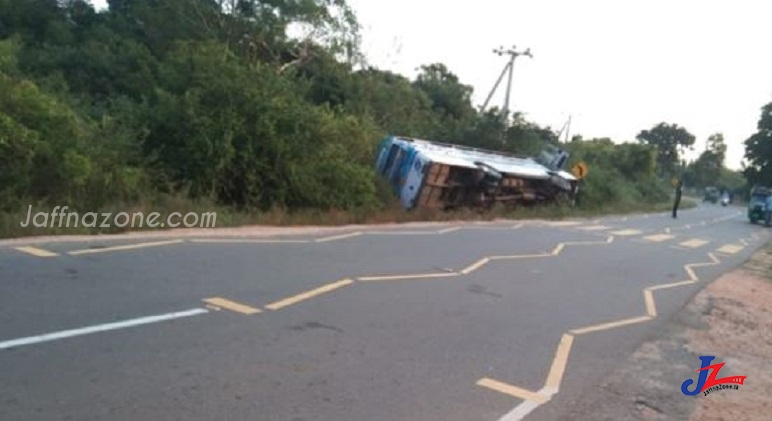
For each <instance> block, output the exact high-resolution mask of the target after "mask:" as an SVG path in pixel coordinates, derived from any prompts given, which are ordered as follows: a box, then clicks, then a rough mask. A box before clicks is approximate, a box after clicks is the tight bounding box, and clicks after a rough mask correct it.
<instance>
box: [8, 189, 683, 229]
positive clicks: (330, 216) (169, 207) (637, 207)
mask: <svg viewBox="0 0 772 421" xmlns="http://www.w3.org/2000/svg"><path fill="white" fill-rule="evenodd" d="M671 206H672V204H671V203H655V204H650V203H623V204H619V203H617V204H607V205H601V206H592V207H586V208H584V207H577V208H573V209H572V208H566V207H557V206H550V205H544V206H535V207H528V208H519V209H515V210H507V209H503V208H494V209H492V210H490V211H488V212H480V211H475V210H458V211H447V212H442V211H436V210H428V209H419V210H413V211H405V210H403V209H402V208H401V207H399V205H398V204H397V203H391V204H390V205H388V206H385V207H383V208H380V209H360V210H353V211H340V210H328V211H297V212H290V211H287V210H284V209H278V208H277V209H273V210H271V211H268V212H236V211H233V210H232V209H229V208H224V207H221V206H216V205H212V204H209V203H205V202H192V201H190V200H186V199H179V198H167V199H166V200H164V201H161V202H158V203H156V204H155V205H133V206H126V207H119V206H114V207H110V208H105V209H100V210H99V214H100V216H99V219H98V223H97V225H99V224H101V223H102V220H103V217H102V216H101V214H102V213H104V212H110V213H111V214H112V215H111V217H110V219H109V220H110V224H111V227H109V228H101V227H99V226H97V227H94V228H89V227H83V226H78V227H73V226H70V227H64V224H62V225H63V226H62V227H61V228H60V227H56V226H54V227H51V226H50V225H51V222H50V221H49V224H48V226H47V227H35V226H33V225H32V224H30V225H29V226H27V227H26V228H25V227H22V226H21V225H20V224H21V222H23V221H26V219H27V209H24V210H21V211H19V212H15V213H0V238H18V237H29V236H41V235H80V234H114V233H122V232H129V231H150V230H163V229H166V228H160V227H159V228H150V227H144V228H139V227H135V228H133V229H132V228H131V227H130V226H127V227H125V228H121V227H117V226H115V225H113V218H114V216H115V215H116V214H117V213H118V212H127V213H129V215H131V214H133V213H134V212H143V213H144V214H145V215H147V214H148V213H150V212H158V213H160V214H161V217H159V218H158V219H157V221H158V222H160V221H165V220H166V217H167V215H169V214H171V213H172V212H179V213H180V214H182V215H185V214H187V213H188V212H195V213H198V214H202V213H205V212H216V213H217V219H216V227H220V228H222V227H241V226H249V225H267V226H303V225H317V226H341V225H349V224H382V223H404V222H442V221H491V220H495V219H511V220H522V219H549V220H559V219H563V218H567V217H574V218H575V217H597V216H605V215H626V214H633V213H644V212H665V211H669V210H670V209H671ZM695 206H697V202H696V201H694V200H690V199H684V200H683V201H682V203H681V207H680V209H689V208H693V207H695ZM52 211H53V209H52V208H45V207H33V210H32V215H33V216H34V215H35V213H37V212H49V213H50V212H52ZM70 211H72V210H71V209H68V212H70ZM84 213H85V212H83V211H81V212H80V215H81V217H82V216H83V214H84ZM177 221H180V218H177ZM79 225H80V224H79ZM179 228H184V225H180V226H179Z"/></svg>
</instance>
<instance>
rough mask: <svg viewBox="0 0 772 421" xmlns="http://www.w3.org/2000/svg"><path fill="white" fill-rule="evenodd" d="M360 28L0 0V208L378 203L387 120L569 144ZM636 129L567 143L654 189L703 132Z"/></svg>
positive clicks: (170, 2)
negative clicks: (387, 66)
mask: <svg viewBox="0 0 772 421" xmlns="http://www.w3.org/2000/svg"><path fill="white" fill-rule="evenodd" d="M359 38H360V33H359V23H358V22H357V19H356V16H355V15H354V13H353V12H352V10H351V8H350V7H349V6H348V5H347V4H346V2H345V1H344V0H270V1H269V0H167V1H163V2H159V1H155V0H110V1H109V9H107V10H104V11H100V12H97V11H96V10H94V9H93V7H92V6H91V5H90V4H89V3H88V2H87V1H85V0H34V1H33V0H31V1H16V0H0V161H2V166H3V170H4V171H3V172H2V174H0V211H10V210H13V209H17V208H18V207H19V206H20V205H21V204H22V203H40V204H47V203H54V202H57V201H61V200H66V201H67V203H70V208H77V207H89V208H91V209H93V208H94V207H100V206H108V205H111V204H115V203H141V202H143V201H147V200H152V199H153V198H155V197H157V196H162V195H183V196H184V197H187V198H189V199H190V200H202V201H210V202H214V203H217V204H220V205H223V206H232V207H234V208H236V209H243V210H266V209H269V208H272V207H281V208H289V209H320V210H326V209H332V208H335V209H352V208H361V207H369V206H377V205H379V203H380V200H381V199H380V198H381V197H382V194H381V192H379V191H378V189H379V187H378V180H377V177H376V175H375V173H374V171H373V170H372V167H373V162H374V158H375V156H374V151H375V147H376V145H377V143H378V142H379V140H380V139H381V138H382V137H383V136H384V135H386V134H389V133H391V134H399V135H406V136H412V137H419V138H426V139H432V140H439V141H446V142H454V143H459V144H464V145H469V146H476V147H485V148H493V149H498V150H503V151H508V152H515V153H518V154H523V155H532V154H535V153H537V152H538V151H539V150H540V149H541V148H542V146H543V145H544V144H545V143H558V142H559V140H558V138H557V135H556V134H555V132H554V131H553V130H552V129H551V128H549V127H543V126H540V125H538V124H536V123H534V122H531V121H529V120H528V119H527V118H526V117H525V116H524V115H523V114H521V113H513V114H512V115H504V114H503V113H502V112H501V111H500V110H499V109H496V108H493V109H490V110H486V111H484V112H482V111H478V110H477V109H476V108H475V107H474V106H473V104H472V100H471V98H472V94H473V90H472V87H471V86H469V85H467V84H465V83H463V82H462V81H461V80H460V79H459V77H458V76H457V75H455V74H454V73H453V72H452V71H451V70H450V69H448V68H447V67H446V66H445V65H444V64H442V63H426V64H425V65H423V66H421V68H420V72H419V74H418V76H417V77H416V78H415V79H414V80H410V79H408V78H406V77H404V76H402V75H398V74H395V73H392V72H389V71H387V70H383V69H377V68H373V67H371V66H369V65H367V63H366V60H365V59H364V56H363V54H362V53H361V51H360V44H359ZM639 138H640V139H641V140H642V141H643V142H644V143H648V145H632V144H625V145H622V146H618V145H614V144H609V143H608V142H572V143H570V144H569V145H563V146H564V147H567V148H569V149H570V150H571V151H572V153H573V154H574V157H573V159H574V161H573V162H576V160H578V159H587V160H588V161H590V162H591V163H592V169H591V171H590V174H591V175H590V176H589V177H590V178H588V180H587V186H588V188H590V189H591V190H593V189H594V190H593V191H595V192H596V193H597V195H596V197H597V200H612V199H613V197H617V196H620V195H621V196H624V195H623V194H621V193H619V192H620V191H622V190H625V189H627V190H628V191H637V192H639V193H640V192H644V193H640V194H639V193H635V194H632V195H627V196H629V198H636V199H635V200H639V199H641V200H647V198H650V197H651V196H650V195H649V196H647V195H648V194H649V193H645V191H649V190H651V189H652V188H654V187H652V186H654V185H655V184H656V183H655V181H654V179H653V176H654V168H655V165H654V164H655V163H656V164H659V165H660V166H663V165H664V166H672V165H673V164H674V163H676V162H678V161H677V158H678V155H677V147H679V146H689V145H691V144H692V143H693V136H691V135H690V134H689V133H688V132H686V130H685V129H683V128H680V127H678V126H675V125H672V126H669V125H665V124H664V123H663V124H661V125H659V126H657V127H655V128H654V129H652V130H647V131H643V132H641V135H640V136H639ZM655 151H659V152H658V155H656V154H655V155H652V153H655ZM652 157H654V158H652ZM652 159H654V161H653V160H652ZM604 177H609V178H616V179H614V180H613V181H611V182H609V179H607V178H604ZM628 179H630V180H633V181H628ZM604 183H605V184H608V185H610V184H609V183H612V184H614V183H615V185H616V187H612V188H616V189H618V190H619V191H617V192H616V193H613V192H612V193H610V192H609V191H605V193H604V190H602V189H604V188H606V187H604ZM626 183H627V184H626ZM630 183H637V184H630ZM592 186H595V187H592ZM641 186H642V187H641ZM639 187H640V189H639ZM656 188H657V189H659V187H656ZM631 189H632V190H631ZM636 189H637V190H636ZM647 189H648V190H647ZM615 191H616V190H615ZM657 191H658V192H661V191H660V190H657ZM617 193H619V194H617ZM658 194H659V193H658ZM604 195H606V196H604ZM615 195H616V196H615ZM621 196H620V197H621ZM588 197H592V195H590V196H588ZM609 198H611V199H609ZM631 200H632V199H631ZM73 210H77V209H73Z"/></svg>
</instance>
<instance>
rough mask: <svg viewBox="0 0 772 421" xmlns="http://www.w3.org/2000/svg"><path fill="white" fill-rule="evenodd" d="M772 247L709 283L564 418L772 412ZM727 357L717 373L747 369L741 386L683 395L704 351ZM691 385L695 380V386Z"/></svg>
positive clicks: (759, 416)
mask: <svg viewBox="0 0 772 421" xmlns="http://www.w3.org/2000/svg"><path fill="white" fill-rule="evenodd" d="M771 279H772V247H771V246H770V245H767V246H766V247H765V248H763V249H761V250H760V251H758V252H757V253H756V254H754V256H753V257H751V259H749V261H748V262H746V263H745V264H744V265H743V266H742V267H741V268H738V269H736V270H734V271H732V272H729V273H727V274H725V275H723V276H722V277H720V278H719V279H717V280H715V281H714V282H713V283H711V284H710V285H708V286H707V287H706V288H705V289H703V290H702V291H700V293H698V294H697V295H696V296H695V297H694V299H693V300H692V301H691V302H690V303H689V304H687V305H686V306H685V307H684V309H682V310H681V311H680V312H679V313H678V314H677V315H676V316H675V317H674V319H673V320H672V321H671V322H670V323H668V324H667V326H666V327H665V328H664V330H663V331H662V332H660V334H659V335H657V337H656V338H654V339H653V340H651V341H648V342H646V343H644V344H643V345H641V346H640V347H639V348H638V350H637V351H636V352H635V353H634V354H633V355H632V356H631V357H630V358H629V359H628V361H627V362H626V363H625V364H623V365H622V366H621V368H619V369H617V370H616V371H614V372H613V373H612V374H611V375H610V376H609V377H608V378H606V379H605V381H604V382H603V384H601V385H600V386H599V387H598V388H597V389H596V390H593V391H592V393H588V394H587V395H586V396H587V397H588V398H587V399H584V400H582V401H581V402H580V403H578V404H576V406H575V407H574V408H572V410H571V411H570V413H569V414H566V416H565V417H564V418H563V419H565V420H598V421H600V420H615V421H616V420H645V421H653V420H690V421H718V420H733V421H755V420H759V421H761V420H769V419H772V418H771V417H772V415H770V414H772V280H771ZM701 355H714V356H715V357H716V359H715V360H714V361H713V362H712V363H713V364H715V363H720V362H725V363H726V364H725V365H724V367H723V368H722V369H721V371H720V373H718V376H717V378H721V377H727V376H732V375H737V376H747V378H746V379H745V383H744V384H743V385H741V386H739V390H718V391H714V392H712V393H710V394H709V395H708V396H703V395H702V394H699V395H696V396H693V397H692V396H684V395H683V394H682V393H681V384H682V383H683V381H684V380H685V379H694V380H695V381H696V379H697V373H696V372H695V370H697V369H698V368H699V366H700V360H699V356H701ZM693 387H694V385H691V386H690V389H691V388H693Z"/></svg>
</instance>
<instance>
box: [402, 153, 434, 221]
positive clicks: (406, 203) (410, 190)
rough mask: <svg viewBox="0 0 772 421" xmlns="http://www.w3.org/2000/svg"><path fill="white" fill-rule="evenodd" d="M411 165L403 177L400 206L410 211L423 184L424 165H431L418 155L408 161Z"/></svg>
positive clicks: (415, 154)
mask: <svg viewBox="0 0 772 421" xmlns="http://www.w3.org/2000/svg"><path fill="white" fill-rule="evenodd" d="M410 162H411V164H410V167H409V169H408V172H407V175H406V176H405V184H404V186H403V187H402V194H401V199H402V206H403V207H405V208H407V209H411V208H413V207H414V206H415V205H416V197H418V194H419V192H420V191H421V187H422V185H423V184H424V180H425V178H426V177H425V174H426V171H425V170H424V166H425V165H430V164H431V163H430V162H428V161H426V160H425V158H423V157H422V155H421V154H420V153H417V152H416V153H414V154H413V159H411V160H410Z"/></svg>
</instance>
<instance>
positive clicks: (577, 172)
mask: <svg viewBox="0 0 772 421" xmlns="http://www.w3.org/2000/svg"><path fill="white" fill-rule="evenodd" d="M571 173H573V174H574V177H576V178H579V179H582V178H584V177H585V176H586V175H587V164H585V163H584V162H580V163H578V164H576V165H574V167H573V168H571Z"/></svg>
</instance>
